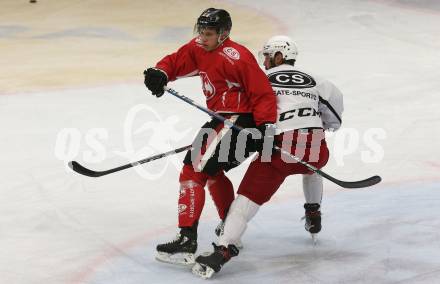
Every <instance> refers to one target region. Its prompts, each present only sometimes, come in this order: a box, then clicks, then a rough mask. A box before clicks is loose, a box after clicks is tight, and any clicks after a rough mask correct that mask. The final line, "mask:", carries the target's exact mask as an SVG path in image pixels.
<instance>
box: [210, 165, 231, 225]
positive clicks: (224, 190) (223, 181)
mask: <svg viewBox="0 0 440 284" xmlns="http://www.w3.org/2000/svg"><path fill="white" fill-rule="evenodd" d="M207 184H208V190H209V193H210V194H211V197H212V200H213V201H214V204H215V206H216V208H217V212H218V215H219V217H220V219H222V220H224V219H225V218H226V214H227V213H228V210H229V206H231V203H232V201H234V187H233V185H232V183H231V181H230V180H229V179H228V178H227V177H226V176H225V174H224V173H223V172H220V173H218V174H216V175H215V176H213V177H209V179H208V183H207Z"/></svg>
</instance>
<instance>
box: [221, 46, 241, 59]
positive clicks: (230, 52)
mask: <svg viewBox="0 0 440 284" xmlns="http://www.w3.org/2000/svg"><path fill="white" fill-rule="evenodd" d="M223 52H224V53H225V54H226V55H227V56H229V57H230V58H232V59H234V60H238V59H240V52H238V51H237V50H236V49H235V48H233V47H225V48H223Z"/></svg>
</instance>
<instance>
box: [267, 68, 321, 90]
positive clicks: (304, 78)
mask: <svg viewBox="0 0 440 284" xmlns="http://www.w3.org/2000/svg"><path fill="white" fill-rule="evenodd" d="M268 79H269V81H270V83H271V85H272V87H279V88H298V89H302V88H312V87H314V86H316V82H315V80H314V79H313V78H312V76H310V75H308V74H306V73H303V72H300V71H296V70H285V71H278V72H274V73H272V74H270V75H269V78H268Z"/></svg>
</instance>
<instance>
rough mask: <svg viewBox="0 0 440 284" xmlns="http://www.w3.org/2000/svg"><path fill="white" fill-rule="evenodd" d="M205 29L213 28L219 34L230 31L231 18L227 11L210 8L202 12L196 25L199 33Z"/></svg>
mask: <svg viewBox="0 0 440 284" xmlns="http://www.w3.org/2000/svg"><path fill="white" fill-rule="evenodd" d="M204 28H213V29H215V30H216V31H217V33H219V34H221V33H223V32H224V31H230V30H231V28H232V20H231V16H230V15H229V13H228V12H227V11H226V10H223V9H216V8H208V9H206V10H205V11H203V12H202V14H201V15H200V16H199V18H198V19H197V23H196V31H197V32H200V30H202V29H204Z"/></svg>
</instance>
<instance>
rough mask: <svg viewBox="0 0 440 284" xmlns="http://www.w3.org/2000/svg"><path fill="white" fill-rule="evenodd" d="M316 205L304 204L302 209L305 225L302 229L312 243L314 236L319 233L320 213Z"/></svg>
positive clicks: (318, 206)
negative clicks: (308, 235)
mask: <svg viewBox="0 0 440 284" xmlns="http://www.w3.org/2000/svg"><path fill="white" fill-rule="evenodd" d="M319 208H320V205H319V204H318V203H305V204H304V209H305V210H306V214H305V216H304V219H305V220H306V223H305V225H304V228H305V229H306V231H307V232H309V233H310V234H311V235H312V239H313V241H314V242H315V243H316V235H317V234H318V233H319V232H320V231H321V211H319Z"/></svg>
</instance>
